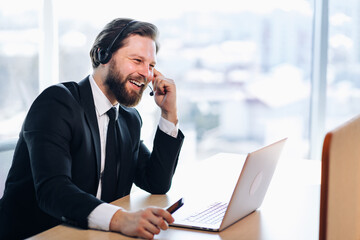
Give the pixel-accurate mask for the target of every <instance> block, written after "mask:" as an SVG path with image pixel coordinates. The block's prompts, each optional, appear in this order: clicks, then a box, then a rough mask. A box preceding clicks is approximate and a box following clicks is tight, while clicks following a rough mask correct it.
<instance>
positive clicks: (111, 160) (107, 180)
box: [101, 107, 119, 202]
mask: <svg viewBox="0 0 360 240" xmlns="http://www.w3.org/2000/svg"><path fill="white" fill-rule="evenodd" d="M106 114H107V115H108V116H109V119H110V120H109V125H108V131H107V137H106V153H105V168H104V172H103V174H102V191H101V199H102V200H103V201H105V202H112V201H114V200H115V199H116V188H117V164H116V163H117V149H118V146H119V145H118V144H117V133H116V131H117V129H116V121H115V117H116V108H115V107H112V108H111V109H110V110H109V111H107V112H106Z"/></svg>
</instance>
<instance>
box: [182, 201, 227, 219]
mask: <svg viewBox="0 0 360 240" xmlns="http://www.w3.org/2000/svg"><path fill="white" fill-rule="evenodd" d="M227 205H228V204H227V203H221V202H216V203H214V204H211V205H210V206H208V208H206V209H205V210H203V211H201V212H198V213H196V214H194V215H191V216H189V217H187V218H186V219H185V220H186V221H189V222H197V223H206V224H217V223H219V222H221V221H222V219H223V217H224V215H225V212H226V209H227Z"/></svg>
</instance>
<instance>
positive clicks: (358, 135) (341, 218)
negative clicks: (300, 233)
mask: <svg viewBox="0 0 360 240" xmlns="http://www.w3.org/2000/svg"><path fill="white" fill-rule="evenodd" d="M320 198H321V199H320V230H319V238H320V239H321V240H323V239H347V240H351V239H360V116H357V117H355V118H353V119H351V120H350V121H348V122H346V123H344V124H343V125H341V126H340V127H338V128H336V129H334V130H333V131H330V132H328V133H327V134H326V136H325V139H324V145H323V152H322V176H321V197H320Z"/></svg>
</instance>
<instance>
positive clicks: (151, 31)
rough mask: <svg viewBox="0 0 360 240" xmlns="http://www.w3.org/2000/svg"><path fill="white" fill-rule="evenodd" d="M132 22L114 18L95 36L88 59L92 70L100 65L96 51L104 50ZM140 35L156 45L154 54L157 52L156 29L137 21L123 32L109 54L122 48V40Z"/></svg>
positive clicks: (146, 23)
mask: <svg viewBox="0 0 360 240" xmlns="http://www.w3.org/2000/svg"><path fill="white" fill-rule="evenodd" d="M131 21H133V19H128V18H116V19H114V20H112V21H111V22H109V23H108V24H106V26H105V27H104V29H103V30H102V31H101V32H100V33H99V34H98V35H97V37H96V39H95V41H94V44H93V46H92V48H91V50H90V58H91V63H92V66H93V68H97V67H98V66H99V65H100V61H99V59H98V51H99V49H106V48H108V47H109V45H110V44H111V43H112V41H114V39H115V38H116V36H117V35H118V33H119V32H120V31H121V30H122V29H123V28H124V27H125V26H126V25H127V24H128V23H129V22H131ZM134 34H135V35H140V36H144V37H149V38H151V39H152V40H154V41H155V45H156V53H157V52H158V51H159V43H158V40H157V38H158V29H157V27H156V26H155V25H154V24H152V23H148V22H140V21H137V22H135V23H132V24H130V25H129V26H128V27H126V29H125V30H124V32H123V33H122V34H121V35H122V37H120V38H119V39H117V41H116V42H115V43H114V45H113V46H112V48H111V52H112V53H114V52H116V51H117V50H118V49H119V48H121V47H123V46H124V40H125V39H127V38H128V37H129V36H130V35H134Z"/></svg>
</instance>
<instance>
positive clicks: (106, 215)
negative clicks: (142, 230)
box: [88, 75, 179, 231]
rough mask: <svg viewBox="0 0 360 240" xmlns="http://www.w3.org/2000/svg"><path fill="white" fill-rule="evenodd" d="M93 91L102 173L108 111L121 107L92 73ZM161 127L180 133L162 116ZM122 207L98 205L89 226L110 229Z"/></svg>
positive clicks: (91, 215)
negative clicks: (107, 93)
mask: <svg viewBox="0 0 360 240" xmlns="http://www.w3.org/2000/svg"><path fill="white" fill-rule="evenodd" d="M89 80H90V86H91V91H92V94H93V97H94V104H95V110H96V116H97V120H98V125H99V134H100V147H101V168H100V171H101V173H102V172H103V171H104V166H105V152H106V151H105V150H106V135H107V128H108V123H109V117H108V116H107V114H106V112H107V111H108V110H109V109H110V108H112V107H116V109H119V104H116V105H115V106H113V105H112V104H111V102H110V101H109V100H108V98H107V97H106V96H105V94H104V93H103V92H102V91H101V90H100V88H99V87H98V85H97V84H96V82H95V80H94V78H93V76H92V75H90V76H89ZM117 118H118V111H117V112H116V119H117ZM159 129H160V130H161V131H163V132H165V133H166V134H168V135H170V136H172V137H175V138H176V137H177V134H178V129H179V128H178V124H177V125H175V124H174V123H172V122H170V121H168V120H166V119H164V118H162V117H160V121H159ZM96 197H97V198H99V199H100V197H101V178H100V181H99V186H98V191H97V194H96ZM119 209H121V208H120V207H118V206H115V205H112V204H108V203H103V204H100V205H99V206H97V207H96V208H95V209H94V210H93V211H92V212H91V213H90V214H89V216H88V226H89V228H93V229H100V230H104V231H109V227H110V221H111V219H112V217H113V215H114V214H115V212H116V211H117V210H119Z"/></svg>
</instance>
